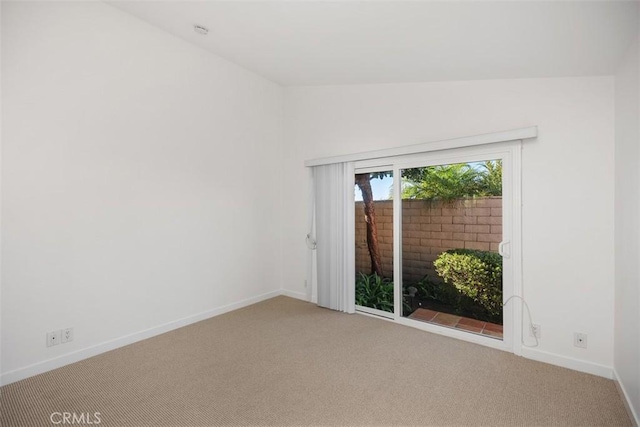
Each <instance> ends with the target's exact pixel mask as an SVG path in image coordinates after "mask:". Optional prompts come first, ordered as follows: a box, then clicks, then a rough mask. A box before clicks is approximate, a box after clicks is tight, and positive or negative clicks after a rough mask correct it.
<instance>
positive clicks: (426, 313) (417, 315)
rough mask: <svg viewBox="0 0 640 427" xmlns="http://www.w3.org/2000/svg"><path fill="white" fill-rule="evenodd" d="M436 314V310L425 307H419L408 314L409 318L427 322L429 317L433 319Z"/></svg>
mask: <svg viewBox="0 0 640 427" xmlns="http://www.w3.org/2000/svg"><path fill="white" fill-rule="evenodd" d="M437 314H438V312H437V311H433V310H428V309H426V308H419V309H417V310H416V311H414V312H413V313H411V315H409V318H410V319H416V320H423V321H425V322H428V321H430V320H431V319H433V318H434V317H435V316H436V315H437Z"/></svg>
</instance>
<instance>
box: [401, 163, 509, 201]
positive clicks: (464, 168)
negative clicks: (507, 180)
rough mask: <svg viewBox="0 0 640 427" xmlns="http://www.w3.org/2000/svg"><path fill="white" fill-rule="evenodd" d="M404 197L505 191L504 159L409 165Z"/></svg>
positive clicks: (437, 197)
mask: <svg viewBox="0 0 640 427" xmlns="http://www.w3.org/2000/svg"><path fill="white" fill-rule="evenodd" d="M402 176H403V186H402V187H403V189H402V198H403V199H422V200H453V199H459V198H462V197H483V196H501V195H502V161H501V160H490V161H486V162H483V163H480V164H469V163H457V164H453V165H440V166H429V167H424V168H413V169H406V170H404V171H403V173H402Z"/></svg>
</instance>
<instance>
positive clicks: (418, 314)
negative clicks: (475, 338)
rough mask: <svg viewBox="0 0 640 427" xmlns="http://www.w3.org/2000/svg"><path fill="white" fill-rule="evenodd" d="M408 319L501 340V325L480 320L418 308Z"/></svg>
mask: <svg viewBox="0 0 640 427" xmlns="http://www.w3.org/2000/svg"><path fill="white" fill-rule="evenodd" d="M409 319H414V320H421V321H423V322H429V323H435V324H436V325H441V326H447V327H449V328H455V329H462V330H464V331H467V332H472V333H474V334H480V335H485V336H489V337H491V338H497V339H500V340H501V339H502V325H497V324H495V323H489V322H483V321H482V320H476V319H469V318H468V317H462V316H456V315H454V314H448V313H441V312H439V311H434V310H428V309H426V308H419V309H417V310H416V311H414V312H413V313H411V314H410V315H409Z"/></svg>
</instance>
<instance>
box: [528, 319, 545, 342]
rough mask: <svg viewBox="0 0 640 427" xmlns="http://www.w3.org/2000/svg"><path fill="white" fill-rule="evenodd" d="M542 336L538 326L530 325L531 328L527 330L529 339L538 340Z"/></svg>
mask: <svg viewBox="0 0 640 427" xmlns="http://www.w3.org/2000/svg"><path fill="white" fill-rule="evenodd" d="M541 334H542V330H541V329H540V325H537V324H535V323H532V324H531V328H529V336H530V337H531V338H534V337H535V338H538V339H540V336H541Z"/></svg>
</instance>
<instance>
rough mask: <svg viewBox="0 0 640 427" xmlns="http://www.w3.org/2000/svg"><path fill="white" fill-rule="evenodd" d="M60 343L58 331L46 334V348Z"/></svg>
mask: <svg viewBox="0 0 640 427" xmlns="http://www.w3.org/2000/svg"><path fill="white" fill-rule="evenodd" d="M59 343H60V331H53V332H47V347H52V346H54V345H58V344H59Z"/></svg>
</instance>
